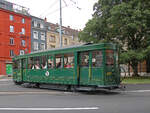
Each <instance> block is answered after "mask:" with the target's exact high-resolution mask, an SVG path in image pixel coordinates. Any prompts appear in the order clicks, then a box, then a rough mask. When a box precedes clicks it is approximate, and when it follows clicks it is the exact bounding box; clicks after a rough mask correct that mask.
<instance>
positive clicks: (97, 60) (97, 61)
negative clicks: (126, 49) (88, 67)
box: [92, 50, 103, 67]
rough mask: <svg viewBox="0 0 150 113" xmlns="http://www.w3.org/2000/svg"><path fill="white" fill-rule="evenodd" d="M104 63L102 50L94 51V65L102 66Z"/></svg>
mask: <svg viewBox="0 0 150 113" xmlns="http://www.w3.org/2000/svg"><path fill="white" fill-rule="evenodd" d="M102 65H103V54H102V51H101V50H97V51H92V67H101V66H102Z"/></svg>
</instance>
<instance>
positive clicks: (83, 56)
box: [80, 52, 89, 67]
mask: <svg viewBox="0 0 150 113" xmlns="http://www.w3.org/2000/svg"><path fill="white" fill-rule="evenodd" d="M80 66H81V67H89V52H83V53H80Z"/></svg>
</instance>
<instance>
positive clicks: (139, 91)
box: [112, 90, 150, 93]
mask: <svg viewBox="0 0 150 113" xmlns="http://www.w3.org/2000/svg"><path fill="white" fill-rule="evenodd" d="M112 92H119V93H144V92H150V90H131V91H112Z"/></svg>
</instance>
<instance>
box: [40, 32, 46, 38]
mask: <svg viewBox="0 0 150 113" xmlns="http://www.w3.org/2000/svg"><path fill="white" fill-rule="evenodd" d="M41 40H45V33H43V32H41Z"/></svg>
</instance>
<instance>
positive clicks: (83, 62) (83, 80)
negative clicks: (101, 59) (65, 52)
mask: <svg viewBox="0 0 150 113" xmlns="http://www.w3.org/2000/svg"><path fill="white" fill-rule="evenodd" d="M88 78H89V52H81V53H79V84H80V85H87V84H88V81H89V79H88Z"/></svg>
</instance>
